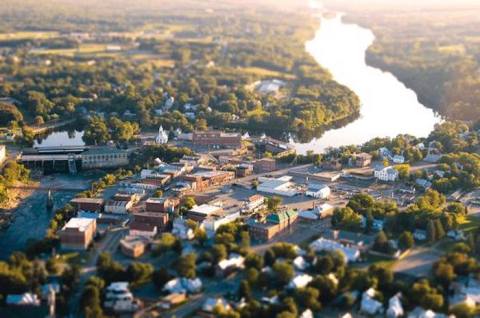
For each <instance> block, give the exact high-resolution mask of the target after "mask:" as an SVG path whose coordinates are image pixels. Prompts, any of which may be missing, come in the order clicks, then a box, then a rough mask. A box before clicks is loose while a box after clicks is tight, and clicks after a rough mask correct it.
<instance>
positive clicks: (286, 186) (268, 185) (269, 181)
mask: <svg viewBox="0 0 480 318" xmlns="http://www.w3.org/2000/svg"><path fill="white" fill-rule="evenodd" d="M291 180H292V177H290V176H283V177H281V178H277V179H273V178H262V177H260V178H259V181H260V184H259V185H258V186H257V191H259V192H263V193H268V194H275V195H281V196H284V197H293V196H294V195H297V194H299V193H300V192H299V190H298V188H297V186H296V184H295V183H293V182H292V181H291Z"/></svg>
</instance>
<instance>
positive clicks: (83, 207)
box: [70, 198, 105, 212]
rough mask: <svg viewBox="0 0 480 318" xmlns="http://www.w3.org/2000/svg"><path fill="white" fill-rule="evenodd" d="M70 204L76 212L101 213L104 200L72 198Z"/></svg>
mask: <svg viewBox="0 0 480 318" xmlns="http://www.w3.org/2000/svg"><path fill="white" fill-rule="evenodd" d="M70 203H71V204H72V205H73V206H74V207H75V208H76V209H77V211H88V212H102V211H103V206H104V205H105V200H103V199H101V198H74V199H72V200H71V201H70Z"/></svg>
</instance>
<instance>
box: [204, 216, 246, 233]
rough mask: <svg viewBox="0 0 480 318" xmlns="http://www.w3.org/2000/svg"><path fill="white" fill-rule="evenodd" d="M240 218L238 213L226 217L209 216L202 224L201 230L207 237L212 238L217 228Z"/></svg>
mask: <svg viewBox="0 0 480 318" xmlns="http://www.w3.org/2000/svg"><path fill="white" fill-rule="evenodd" d="M239 218H240V212H235V213H230V214H227V215H221V216H219V215H211V216H209V217H207V218H205V219H204V220H203V222H202V225H203V228H204V229H205V231H206V232H207V234H208V235H209V236H213V235H214V234H215V232H217V230H218V228H219V227H220V226H222V225H225V224H228V223H232V222H234V221H236V220H238V219H239Z"/></svg>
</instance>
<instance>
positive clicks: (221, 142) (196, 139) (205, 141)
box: [192, 130, 242, 149]
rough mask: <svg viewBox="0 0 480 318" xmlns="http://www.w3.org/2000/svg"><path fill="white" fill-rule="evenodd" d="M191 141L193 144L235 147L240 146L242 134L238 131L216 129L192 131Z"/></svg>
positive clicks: (212, 146)
mask: <svg viewBox="0 0 480 318" xmlns="http://www.w3.org/2000/svg"><path fill="white" fill-rule="evenodd" d="M192 143H193V145H194V146H203V147H209V148H230V149H235V148H240V147H241V146H242V136H241V135H240V134H238V133H226V132H223V131H218V130H209V131H194V132H193V134H192Z"/></svg>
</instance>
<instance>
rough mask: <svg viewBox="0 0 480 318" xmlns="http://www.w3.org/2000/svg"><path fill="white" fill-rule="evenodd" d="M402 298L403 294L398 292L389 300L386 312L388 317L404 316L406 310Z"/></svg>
mask: <svg viewBox="0 0 480 318" xmlns="http://www.w3.org/2000/svg"><path fill="white" fill-rule="evenodd" d="M401 298H402V294H401V293H397V294H395V295H394V296H393V297H392V298H390V299H389V300H388V308H387V312H386V316H387V318H398V317H402V316H403V314H404V310H403V306H402V301H401Z"/></svg>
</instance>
